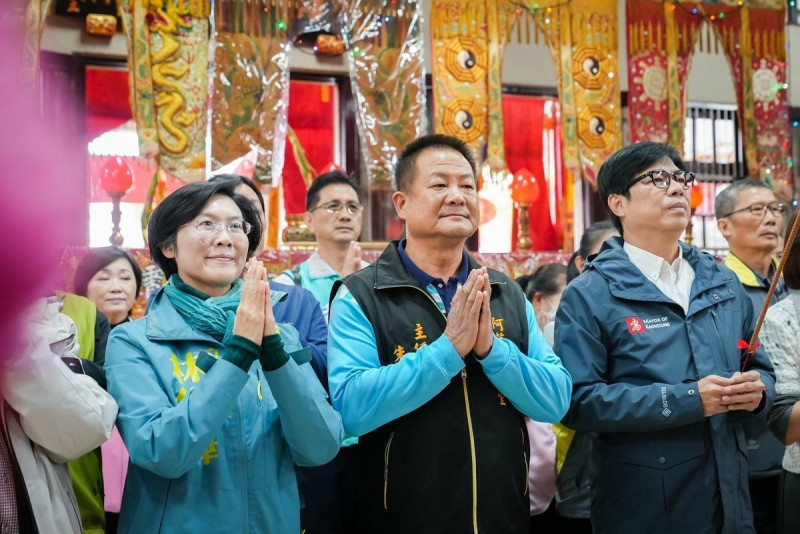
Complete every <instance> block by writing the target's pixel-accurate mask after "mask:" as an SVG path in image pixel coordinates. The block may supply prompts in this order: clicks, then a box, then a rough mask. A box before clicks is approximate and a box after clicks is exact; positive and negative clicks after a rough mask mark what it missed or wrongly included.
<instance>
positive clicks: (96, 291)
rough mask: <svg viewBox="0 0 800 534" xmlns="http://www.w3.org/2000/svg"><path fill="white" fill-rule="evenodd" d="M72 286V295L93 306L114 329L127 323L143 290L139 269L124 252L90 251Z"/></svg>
mask: <svg viewBox="0 0 800 534" xmlns="http://www.w3.org/2000/svg"><path fill="white" fill-rule="evenodd" d="M74 285H75V293H76V294H78V295H81V296H84V297H86V298H88V299H89V300H91V301H92V302H94V303H95V305H96V306H97V309H98V310H100V311H101V312H103V314H104V315H105V316H106V317H107V318H108V322H109V323H110V324H111V328H114V327H115V326H117V325H118V324H122V323H124V322H126V321H129V320H130V314H131V310H132V309H133V304H134V303H135V302H136V298H137V297H138V295H139V291H140V290H141V288H142V269H141V267H139V264H138V263H136V260H135V259H133V256H131V254H130V252H128V251H127V250H124V249H121V248H116V247H105V248H93V249H91V250H89V252H88V253H87V254H86V255H85V256H84V257H83V258H81V261H80V263H78V267H77V269H75V283H74Z"/></svg>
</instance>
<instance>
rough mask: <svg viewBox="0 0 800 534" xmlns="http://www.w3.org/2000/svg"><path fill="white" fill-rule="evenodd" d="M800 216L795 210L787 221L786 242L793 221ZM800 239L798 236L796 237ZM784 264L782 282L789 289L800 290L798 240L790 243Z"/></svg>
mask: <svg viewBox="0 0 800 534" xmlns="http://www.w3.org/2000/svg"><path fill="white" fill-rule="evenodd" d="M798 216H800V210H795V211H794V213H792V217H791V218H790V219H789V224H788V225H787V226H786V240H787V241H788V240H789V234H790V233H791V232H792V226H794V221H795V219H797V217H798ZM798 237H800V236H798ZM785 254H787V255H788V257H787V258H786V263H784V265H783V281H784V282H785V283H786V287H788V288H789V289H800V240H795V242H794V243H792V248H790V249H789V252H785Z"/></svg>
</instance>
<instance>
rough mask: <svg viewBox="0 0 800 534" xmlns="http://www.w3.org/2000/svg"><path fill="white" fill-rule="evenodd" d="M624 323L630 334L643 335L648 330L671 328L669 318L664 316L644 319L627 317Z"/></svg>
mask: <svg viewBox="0 0 800 534" xmlns="http://www.w3.org/2000/svg"><path fill="white" fill-rule="evenodd" d="M625 322H626V323H628V332H630V333H631V334H643V333H644V332H647V331H649V330H655V329H656V328H667V327H668V326H671V323H670V322H669V317H667V316H666V315H664V316H661V317H648V318H645V319H642V318H641V317H627V318H626V319H625Z"/></svg>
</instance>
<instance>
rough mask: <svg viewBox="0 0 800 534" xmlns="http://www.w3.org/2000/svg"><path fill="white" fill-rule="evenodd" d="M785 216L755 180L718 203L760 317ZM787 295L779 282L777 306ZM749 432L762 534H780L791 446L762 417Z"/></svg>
mask: <svg viewBox="0 0 800 534" xmlns="http://www.w3.org/2000/svg"><path fill="white" fill-rule="evenodd" d="M785 213H786V206H785V205H783V204H781V203H779V202H778V200H777V199H776V198H775V193H773V192H772V189H770V188H769V186H768V185H767V184H766V183H764V182H762V181H761V180H755V179H753V178H746V179H744V180H737V181H735V182H733V183H732V184H731V185H729V186H728V187H726V188H725V189H723V190H722V191H721V192H720V193H719V194H718V195H717V198H716V200H715V202H714V215H715V216H716V218H717V228H719V231H720V232H721V233H722V236H723V237H724V238H725V240H726V241H727V242H728V246H729V247H730V250H729V251H728V255H727V257H726V258H725V266H726V267H728V268H729V269H730V270H731V271H733V272H734V274H735V275H736V277H737V278H738V279H739V281H740V282H741V283H742V285H743V286H744V290H745V291H746V292H747V296H748V297H750V301H751V302H752V303H753V312H754V313H755V314H756V316H757V315H758V314H759V312H760V311H761V308H762V307H763V306H764V301H765V300H766V298H767V292H768V291H769V286H770V284H771V283H772V279H773V278H774V277H775V271H776V268H777V265H778V259H777V258H775V256H773V250H774V249H775V247H776V246H778V243H779V241H780V237H781V234H782V231H783V216H784V214H785ZM787 294H788V290H787V289H786V286H785V284H784V283H783V280H779V281H778V285H777V287H776V289H775V295H774V296H773V298H772V302H771V303H772V304H774V303H776V302H779V301H780V300H782V299H783V298H784V297H785V296H786V295H787ZM744 431H745V435H746V436H747V453H748V462H747V464H748V468H749V469H750V502H751V503H752V505H753V520H754V523H755V527H756V533H757V534H774V533H776V532H778V502H779V500H780V499H779V498H778V487H779V482H780V475H781V460H783V453H784V451H785V450H786V446H785V445H784V444H783V443H782V442H781V441H780V440H779V439H778V438H776V437H775V436H773V435H772V432H770V431H769V429H768V428H767V422H766V421H765V420H764V419H762V418H760V417H748V418H747V420H745V427H744Z"/></svg>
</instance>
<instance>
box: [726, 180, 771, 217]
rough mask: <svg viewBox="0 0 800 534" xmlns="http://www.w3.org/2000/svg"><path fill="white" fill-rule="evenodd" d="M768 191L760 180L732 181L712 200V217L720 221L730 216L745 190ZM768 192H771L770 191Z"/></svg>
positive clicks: (766, 186)
mask: <svg viewBox="0 0 800 534" xmlns="http://www.w3.org/2000/svg"><path fill="white" fill-rule="evenodd" d="M751 188H755V189H761V188H763V189H769V186H768V185H767V184H766V183H764V182H762V181H761V180H756V179H755V178H742V179H741V180H734V181H733V182H731V184H730V185H729V186H728V187H726V188H725V189H723V190H722V191H720V192H719V194H718V195H717V198H716V199H714V217H716V218H717V219H722V218H723V217H726V216H728V215H730V213H731V212H732V211H733V210H735V209H736V203H737V202H739V193H741V192H742V191H744V190H745V189H751ZM770 191H772V190H771V189H770Z"/></svg>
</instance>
